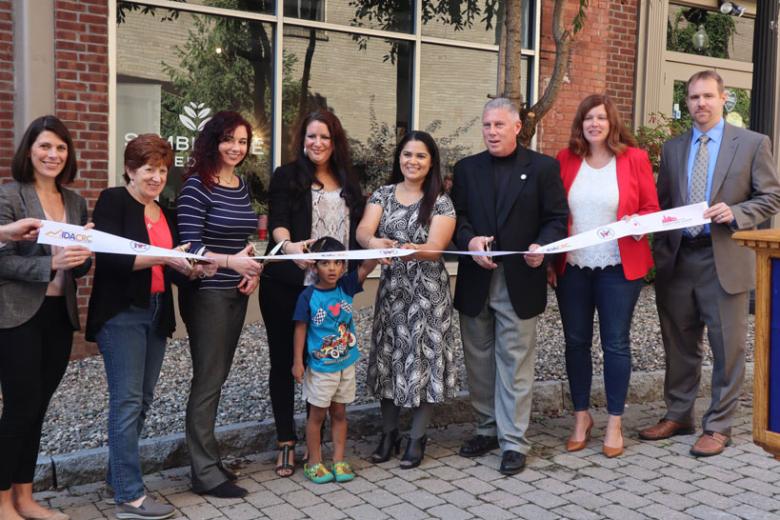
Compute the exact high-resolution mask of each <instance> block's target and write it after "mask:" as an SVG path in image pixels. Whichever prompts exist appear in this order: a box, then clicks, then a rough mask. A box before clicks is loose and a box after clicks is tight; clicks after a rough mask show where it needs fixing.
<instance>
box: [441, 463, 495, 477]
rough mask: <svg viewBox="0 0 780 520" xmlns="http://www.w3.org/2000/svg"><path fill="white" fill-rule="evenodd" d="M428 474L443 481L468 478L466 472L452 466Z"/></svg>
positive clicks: (442, 467)
mask: <svg viewBox="0 0 780 520" xmlns="http://www.w3.org/2000/svg"><path fill="white" fill-rule="evenodd" d="M496 473H498V472H496ZM428 474H429V475H430V476H431V477H434V478H437V479H441V480H458V479H460V478H463V477H465V476H466V473H465V472H463V471H461V470H459V469H455V468H453V467H452V466H439V467H438V468H433V469H429V470H428ZM499 475H500V473H499Z"/></svg>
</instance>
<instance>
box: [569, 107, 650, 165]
mask: <svg viewBox="0 0 780 520" xmlns="http://www.w3.org/2000/svg"><path fill="white" fill-rule="evenodd" d="M600 105H604V110H606V111H607V120H608V121H609V135H608V136H607V147H608V148H609V149H610V150H612V153H614V154H615V155H620V154H622V153H623V152H624V151H625V150H626V148H627V147H629V146H636V139H634V136H633V135H631V132H630V131H629V130H628V128H627V127H626V125H624V124H623V120H622V119H621V118H620V113H619V112H618V110H617V107H616V106H615V103H614V102H613V101H612V99H611V98H610V97H609V96H607V95H606V94H591V95H590V96H588V97H586V98H585V99H583V100H582V102H580V106H578V107H577V112H576V114H575V115H574V121H572V123H571V137H570V138H569V150H571V152H572V153H574V154H576V155H579V156H580V157H588V156H589V155H590V144H589V143H588V141H587V140H586V139H585V134H584V133H583V131H582V123H583V122H584V121H585V116H586V115H588V112H590V111H591V110H593V109H594V108H596V107H597V106H600Z"/></svg>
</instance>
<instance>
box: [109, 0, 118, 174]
mask: <svg viewBox="0 0 780 520" xmlns="http://www.w3.org/2000/svg"><path fill="white" fill-rule="evenodd" d="M116 4H117V3H116V0H114V1H111V2H108V172H107V175H108V179H107V180H108V187H113V186H116V171H115V163H116V160H117V157H116V156H117V149H116V146H117V138H116V111H117V106H116V101H117V94H116V74H117V59H116V55H117V47H116V11H117V5H116Z"/></svg>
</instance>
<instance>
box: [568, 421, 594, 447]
mask: <svg viewBox="0 0 780 520" xmlns="http://www.w3.org/2000/svg"><path fill="white" fill-rule="evenodd" d="M592 429H593V417H591V418H590V424H589V425H588V428H587V429H586V430H585V439H584V440H581V441H573V440H571V438H570V439H569V440H567V441H566V451H568V452H572V451H580V450H584V449H585V447H586V446H587V445H588V442H590V431H591V430H592Z"/></svg>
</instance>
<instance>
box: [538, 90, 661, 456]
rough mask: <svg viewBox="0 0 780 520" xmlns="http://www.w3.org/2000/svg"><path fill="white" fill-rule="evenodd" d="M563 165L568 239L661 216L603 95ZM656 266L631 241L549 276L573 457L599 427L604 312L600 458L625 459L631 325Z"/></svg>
mask: <svg viewBox="0 0 780 520" xmlns="http://www.w3.org/2000/svg"><path fill="white" fill-rule="evenodd" d="M558 161H560V163H561V177H562V180H563V187H564V189H565V190H566V193H567V198H568V203H569V211H570V214H569V234H570V235H575V234H577V233H582V232H584V231H589V230H591V229H595V228H598V227H600V226H604V225H607V224H610V223H612V222H614V221H615V220H618V219H623V218H630V217H632V216H635V215H644V214H645V213H652V212H655V211H658V210H659V208H658V195H657V194H656V191H655V183H654V181H653V172H652V170H651V166H650V161H649V160H648V157H647V153H646V152H645V151H643V150H640V149H638V148H636V141H635V140H634V137H633V136H632V135H631V133H630V132H629V131H628V129H627V128H626V127H625V126H624V125H623V122H622V121H621V120H620V115H619V114H618V111H617V108H616V107H615V105H614V103H613V102H612V100H611V99H610V98H609V97H607V96H605V95H601V94H594V95H591V96H588V97H586V98H585V99H584V100H583V101H582V102H581V103H580V106H579V107H578V108H577V113H576V115H575V116H574V122H573V123H572V127H571V139H570V141H569V147H568V148H566V149H564V150H561V151H560V153H558ZM652 266H653V258H652V256H651V253H650V244H649V242H648V240H647V238H646V237H634V238H632V237H625V238H621V239H619V240H617V241H611V242H607V243H603V244H599V245H595V246H592V247H588V248H585V249H578V250H576V251H571V252H569V253H567V254H565V255H561V256H560V257H559V258H558V262H557V269H555V270H552V269H548V279H549V281H550V283H551V285H553V287H555V288H556V295H557V297H558V306H559V308H560V312H561V321H562V322H563V333H564V338H565V341H566V373H567V374H568V376H569V387H570V389H571V396H572V401H573V402H574V417H575V424H574V431H573V432H572V434H571V437H570V438H569V441H568V442H567V443H566V449H567V450H568V451H578V450H581V449H583V448H585V446H586V445H587V442H588V440H589V439H590V431H591V428H592V427H593V418H592V417H591V415H590V412H589V411H588V408H589V406H590V387H591V380H592V377H593V369H592V360H591V343H592V338H593V317H594V312H595V311H598V313H599V328H600V332H601V345H602V349H603V351H604V387H605V390H606V394H607V412H608V413H609V420H608V421H607V429H606V433H605V436H604V446H603V448H602V451H603V453H604V455H606V456H607V457H616V456H618V455H620V454H621V453H623V430H622V422H621V416H622V415H623V408H624V405H625V401H626V394H627V392H628V382H629V379H630V377H631V348H630V347H631V341H630V337H629V332H630V330H631V317H632V315H633V313H634V306H635V305H636V302H637V299H638V298H639V293H640V291H641V289H642V279H643V277H644V276H645V275H646V274H647V272H648V271H649V270H650V268H651V267H652Z"/></svg>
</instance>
